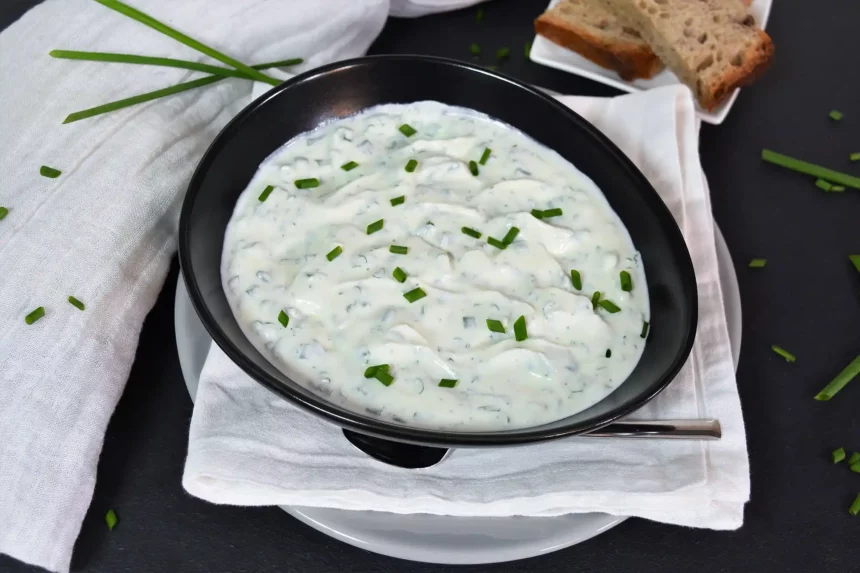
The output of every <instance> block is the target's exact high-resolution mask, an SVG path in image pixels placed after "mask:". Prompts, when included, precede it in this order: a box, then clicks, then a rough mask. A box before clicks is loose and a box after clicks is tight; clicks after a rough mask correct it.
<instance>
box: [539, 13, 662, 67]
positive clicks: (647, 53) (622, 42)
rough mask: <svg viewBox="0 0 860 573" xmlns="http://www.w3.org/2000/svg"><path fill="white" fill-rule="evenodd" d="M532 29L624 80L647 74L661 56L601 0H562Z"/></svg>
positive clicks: (541, 17) (660, 64)
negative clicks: (615, 73) (611, 71)
mask: <svg viewBox="0 0 860 573" xmlns="http://www.w3.org/2000/svg"><path fill="white" fill-rule="evenodd" d="M535 32H537V33H538V34H539V35H541V36H543V37H544V38H546V39H548V40H549V41H551V42H553V43H554V44H558V45H559V46H562V47H563V48H568V49H570V50H573V51H574V52H577V53H578V54H580V55H581V56H583V57H585V58H587V59H589V60H591V61H592V62H594V63H595V64H597V65H599V66H603V67H604V68H609V69H610V70H614V71H615V72H617V73H618V75H619V76H621V77H622V78H623V79H624V80H627V81H631V80H634V79H636V78H650V77H653V76H654V75H655V74H657V73H658V72H659V71H660V70H662V69H663V64H662V63H661V62H660V59H659V58H657V56H656V55H655V54H654V52H653V51H652V50H651V48H650V47H648V44H647V43H646V42H645V40H643V39H642V37H641V36H640V35H639V32H637V31H636V30H635V29H634V28H632V27H629V26H623V25H621V23H619V22H618V19H617V18H616V17H615V15H614V14H613V13H612V12H610V11H609V10H608V9H607V8H606V7H604V6H603V5H602V4H601V3H600V0H564V1H563V2H559V3H558V4H556V5H555V6H553V7H552V8H551V9H550V10H548V11H546V12H544V13H543V14H541V16H540V17H539V18H538V19H537V20H535Z"/></svg>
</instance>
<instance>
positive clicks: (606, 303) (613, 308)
mask: <svg viewBox="0 0 860 573" xmlns="http://www.w3.org/2000/svg"><path fill="white" fill-rule="evenodd" d="M597 304H599V305H600V306H601V308H603V310H605V311H606V312H608V313H610V314H615V313H616V312H620V311H621V308H619V306H618V305H617V304H615V303H614V302H612V301H611V300H609V299H605V298H604V299H603V300H601V301H598V303H597Z"/></svg>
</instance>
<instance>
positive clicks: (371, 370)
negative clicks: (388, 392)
mask: <svg viewBox="0 0 860 573" xmlns="http://www.w3.org/2000/svg"><path fill="white" fill-rule="evenodd" d="M389 368H390V366H389V365H388V364H376V365H375V366H368V367H367V370H365V371H364V377H365V378H375V377H376V373H377V372H379V371H380V370H381V371H383V372H388V369H389Z"/></svg>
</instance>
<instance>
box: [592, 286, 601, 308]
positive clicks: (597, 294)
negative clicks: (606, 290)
mask: <svg viewBox="0 0 860 573" xmlns="http://www.w3.org/2000/svg"><path fill="white" fill-rule="evenodd" d="M599 302H600V291H599V290H596V291H594V294H593V295H591V308H593V309H594V310H597V304H598V303H599Z"/></svg>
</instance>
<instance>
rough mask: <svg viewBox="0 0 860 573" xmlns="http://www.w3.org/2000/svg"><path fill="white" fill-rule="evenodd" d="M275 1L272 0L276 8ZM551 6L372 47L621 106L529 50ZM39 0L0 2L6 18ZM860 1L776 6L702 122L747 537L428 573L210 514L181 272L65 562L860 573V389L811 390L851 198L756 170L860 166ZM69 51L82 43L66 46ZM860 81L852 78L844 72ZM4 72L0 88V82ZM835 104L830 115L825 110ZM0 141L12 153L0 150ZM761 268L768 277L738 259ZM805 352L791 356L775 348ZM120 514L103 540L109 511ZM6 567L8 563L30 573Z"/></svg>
mask: <svg viewBox="0 0 860 573" xmlns="http://www.w3.org/2000/svg"><path fill="white" fill-rule="evenodd" d="M272 1H277V0H272ZM546 3H547V0H495V1H493V2H489V3H487V4H486V5H485V6H484V7H485V11H486V17H485V18H484V21H483V23H481V24H480V25H478V24H476V22H475V9H474V8H472V9H467V10H462V11H458V12H453V13H449V14H443V15H438V16H433V17H427V18H422V19H417V20H390V21H389V22H388V24H387V25H386V27H385V29H384V30H383V32H382V35H381V36H380V37H379V39H378V40H377V41H376V43H375V44H374V45H373V47H372V48H371V52H372V53H392V52H400V53H418V54H434V55H442V56H449V57H454V58H467V57H468V53H469V45H470V44H471V43H472V42H477V43H479V44H480V45H481V46H482V47H483V48H484V52H485V53H495V50H496V49H497V48H500V47H503V46H509V47H510V48H511V54H512V56H511V58H510V60H509V61H508V62H506V63H504V64H503V65H502V66H501V70H502V71H504V72H506V73H509V74H511V75H513V76H515V77H517V78H520V79H522V80H524V81H527V82H531V83H535V84H538V85H541V86H545V87H548V88H552V89H555V90H557V91H560V92H563V93H568V94H583V95H614V94H616V93H617V92H615V91H614V90H612V89H611V88H607V87H605V86H602V85H600V84H597V83H595V82H591V81H589V80H586V79H582V78H578V77H576V76H573V75H569V74H566V73H563V72H559V71H555V70H552V69H548V68H545V67H542V66H539V65H537V64H534V63H532V62H527V61H526V60H525V58H524V57H523V45H524V44H525V43H526V42H527V41H528V40H530V39H531V38H532V37H533V33H532V20H533V19H534V18H535V17H536V16H537V15H538V14H539V13H540V12H541V11H542V10H543V8H544V7H545V4H546ZM34 4H36V2H35V1H33V0H3V1H2V2H0V27H5V26H7V25H9V24H10V23H11V22H13V21H14V20H15V19H16V18H17V17H18V16H20V14H22V13H23V12H24V11H25V10H26V9H27V8H29V7H30V6H32V5H34ZM858 22H860V2H857V1H855V0H818V1H817V2H815V4H814V7H810V5H809V3H808V2H806V1H804V0H781V1H778V2H775V6H774V10H773V14H772V15H771V18H770V22H769V25H768V32H769V33H770V34H771V35H772V37H773V39H774V42H775V44H776V46H777V51H776V60H775V62H774V64H773V66H772V68H771V69H770V71H769V72H768V73H767V74H766V75H765V76H764V77H763V78H762V79H761V80H760V81H759V82H758V83H757V84H756V85H755V86H754V87H752V88H750V89H747V90H744V92H743V93H742V94H741V96H740V98H739V99H738V101H737V103H736V104H735V107H734V109H733V110H732V112H731V114H730V115H729V117H728V119H727V121H726V122H725V123H724V124H723V125H722V126H719V127H712V126H704V127H703V129H702V133H701V153H702V160H703V163H704V167H705V172H706V173H707V175H708V178H709V181H710V186H711V193H712V200H713V207H714V215H715V217H716V220H717V222H718V223H719V225H720V227H721V228H722V230H723V233H724V234H725V237H726V241H727V243H728V245H729V248H730V250H731V252H732V253H733V256H734V259H735V263H736V267H737V271H738V276H739V281H740V289H741V296H742V300H743V310H744V325H743V346H742V350H741V361H740V369H739V371H738V385H739V387H740V394H741V399H742V403H743V408H744V416H745V422H746V428H747V434H748V442H749V453H750V461H751V467H752V499H751V501H750V503H749V504H748V505H747V508H746V514H745V524H744V526H743V527H742V528H741V529H739V530H738V531H733V532H715V531H707V530H697V529H686V528H682V527H674V526H668V525H661V524H658V523H651V522H648V521H644V520H641V519H630V520H627V521H626V522H624V523H623V524H621V525H620V526H618V527H616V528H615V529H613V530H611V531H609V532H608V533H606V534H604V535H600V536H598V537H596V538H594V539H592V540H590V541H587V542H585V543H583V544H581V545H577V546H575V547H571V548H568V549H565V550H562V551H558V552H556V553H552V554H548V555H544V556H541V557H538V558H534V559H530V560H527V561H519V562H513V563H507V564H499V565H485V566H465V567H454V566H437V565H427V564H419V563H413V562H408V561H400V560H397V559H392V558H389V557H383V556H380V555H375V554H372V553H368V552H366V551H363V550H361V549H356V548H355V547H351V546H349V545H345V544H343V543H340V542H338V541H335V540H333V539H331V538H329V537H326V536H325V535H323V534H321V533H319V532H317V531H315V530H313V529H311V528H309V527H307V526H305V525H303V524H301V523H299V522H298V521H296V520H295V519H293V518H292V517H290V516H289V515H287V514H286V513H284V512H283V511H281V510H280V509H277V508H251V509H248V508H237V507H219V506H214V505H210V504H208V503H205V502H203V501H200V500H198V499H195V498H193V497H191V496H189V495H188V494H186V493H185V491H184V490H183V489H182V486H181V476H182V467H183V462H184V458H185V452H186V438H187V435H188V423H189V420H190V417H191V401H190V399H189V397H188V393H187V392H186V390H185V385H184V383H183V381H182V374H181V373H180V370H179V363H178V359H177V353H176V346H175V342H174V335H173V297H174V291H175V285H176V278H177V268H176V265H175V264H174V267H173V269H172V272H171V273H170V276H169V278H168V280H167V283H166V284H165V286H164V290H163V292H162V294H161V296H160V298H159V300H158V303H157V304H156V306H155V308H154V309H153V311H152V313H151V314H150V315H149V317H148V318H147V320H146V324H145V325H144V329H143V334H142V336H141V340H140V347H139V349H138V353H137V359H136V361H135V364H134V367H133V369H132V373H131V378H130V379H129V382H128V386H127V387H126V390H125V393H124V395H123V397H122V400H121V401H120V404H119V407H118V408H117V411H116V413H115V414H114V416H113V419H112V420H111V423H110V427H109V428H108V432H107V437H106V439H105V445H104V451H103V452H102V456H101V460H100V463H99V468H98V482H97V484H96V490H95V495H94V497H93V501H92V505H91V507H90V511H89V513H88V514H87V517H86V519H85V520H84V524H83V529H82V532H81V535H80V538H79V539H78V542H77V545H76V548H75V555H74V559H73V563H72V569H73V570H74V571H80V572H93V573H95V572H104V573H119V572H123V571H129V572H135V573H139V572H147V571H180V570H181V571H188V572H197V571H199V572H207V573H209V572H228V571H230V572H246V571H247V572H261V571H290V572H293V571H294V572H306V573H335V572H337V573H342V572H357V573H359V572H360V573H371V572H380V573H381V572H392V573H393V572H400V571H404V572H406V571H408V572H417V573H441V572H444V571H449V572H450V571H458V572H462V573H474V572H478V571H497V572H500V573H502V572H510V573H514V572H521V571H530V572H537V573H551V572H561V571H583V572H586V571H607V572H627V571H633V572H637V573H648V572H652V571H653V572H660V573H672V572H683V573H688V572H691V571H693V572H696V573H717V572H740V571H755V572H789V571H798V572H804V573H806V572H812V571H829V572H834V573H835V572H847V571H860V517H856V518H852V517H851V516H849V515H848V512H847V508H848V505H849V504H850V502H851V500H852V499H853V497H854V496H855V495H856V494H857V493H858V492H860V475H858V474H853V473H851V472H849V471H848V470H847V468H846V467H844V465H843V466H833V465H832V464H831V463H830V461H829V457H830V451H831V450H832V449H834V448H835V447H838V446H840V445H843V446H845V447H846V448H847V449H852V450H860V415H858V409H857V404H858V400H860V383H856V382H855V384H854V387H851V386H849V387H848V389H846V390H845V391H844V392H843V393H842V394H840V395H839V396H838V398H837V399H834V400H832V401H831V402H829V403H822V402H815V401H814V400H813V399H812V396H813V395H814V394H815V393H816V392H817V391H818V390H819V389H820V388H821V387H822V386H823V385H824V384H825V383H826V382H827V381H828V380H829V379H830V378H831V377H832V376H833V375H835V374H836V373H837V372H838V371H839V370H840V369H841V368H842V367H843V366H845V365H846V364H847V363H848V362H849V361H850V360H852V359H853V358H854V357H855V356H856V355H857V354H858V353H860V294H858V291H860V275H858V274H857V272H856V271H854V270H853V269H852V268H851V267H850V265H849V263H848V259H847V256H848V254H849V253H860V193H858V192H856V191H854V192H846V193H842V194H824V193H823V192H821V191H819V190H818V189H816V188H815V186H814V185H813V184H812V181H810V180H809V179H808V178H805V177H802V176H797V175H794V174H791V173H788V172H785V171H782V170H780V169H777V168H774V167H772V166H769V165H766V164H763V163H762V162H761V160H760V159H759V154H760V150H761V148H763V147H769V148H773V149H775V150H778V151H782V152H785V153H788V154H791V155H795V156H799V157H803V158H806V159H808V160H810V161H815V162H820V163H823V164H827V165H829V166H832V167H834V168H838V169H841V170H844V171H848V172H851V173H854V174H855V175H860V163H855V164H853V165H852V164H850V163H849V162H848V153H849V152H852V151H860V72H858V71H857V70H858V65H857V63H856V55H857V48H858V45H860V44H858V40H857V37H858V36H857V33H858V31H857V24H858ZM64 47H68V48H73V47H74V46H64ZM852 70H853V71H852ZM0 81H2V78H0ZM831 109H839V110H841V111H843V112H844V113H845V119H844V120H843V121H842V122H841V123H839V124H836V123H834V122H832V121H830V120H829V119H828V117H827V113H828V112H829V111H830V110H831ZM5 143H6V144H10V143H14V142H5ZM753 257H766V258H767V259H768V265H767V268H765V269H763V270H751V269H748V268H746V262H747V261H748V260H749V259H750V258H753ZM771 344H779V345H781V346H783V347H785V348H787V349H789V350H790V351H792V352H794V353H795V354H796V355H797V357H798V358H797V362H796V363H794V364H788V363H786V362H785V361H783V360H782V359H780V358H779V357H778V356H776V355H775V354H773V353H772V352H771V350H770V346H771ZM109 508H115V509H116V511H117V513H118V514H119V515H120V517H121V520H122V521H121V523H120V525H119V526H118V527H117V528H116V529H115V530H114V531H113V532H110V531H108V530H107V528H106V527H105V525H104V514H105V512H106V511H107V510H108V509H109ZM33 570H35V568H31V567H28V566H24V565H22V564H20V563H19V562H17V561H14V560H12V559H10V558H8V557H6V556H0V571H11V572H18V571H33Z"/></svg>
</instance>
